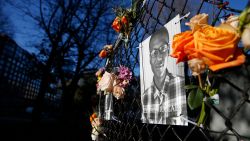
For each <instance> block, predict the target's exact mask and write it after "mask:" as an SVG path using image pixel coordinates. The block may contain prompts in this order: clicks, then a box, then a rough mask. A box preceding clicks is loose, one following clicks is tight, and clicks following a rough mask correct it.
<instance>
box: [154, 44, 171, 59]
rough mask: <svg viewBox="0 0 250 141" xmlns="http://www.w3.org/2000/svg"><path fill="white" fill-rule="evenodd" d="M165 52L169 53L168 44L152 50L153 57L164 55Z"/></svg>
mask: <svg viewBox="0 0 250 141" xmlns="http://www.w3.org/2000/svg"><path fill="white" fill-rule="evenodd" d="M163 54H169V46H168V45H163V46H161V47H159V49H154V50H152V51H151V53H150V56H152V57H158V56H160V55H161V56H162V55H163Z"/></svg>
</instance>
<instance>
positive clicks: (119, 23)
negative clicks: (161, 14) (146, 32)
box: [112, 0, 143, 43]
mask: <svg viewBox="0 0 250 141" xmlns="http://www.w3.org/2000/svg"><path fill="white" fill-rule="evenodd" d="M142 1H143V0H133V1H132V6H131V8H122V7H118V8H115V9H114V11H115V14H116V17H115V19H114V21H113V23H112V28H113V29H114V30H115V31H116V32H118V33H122V34H123V36H124V41H125V43H127V42H128V40H129V36H130V32H131V30H132V28H133V26H134V24H135V23H136V19H137V18H138V17H139V14H138V13H140V12H139V8H140V4H141V3H142Z"/></svg>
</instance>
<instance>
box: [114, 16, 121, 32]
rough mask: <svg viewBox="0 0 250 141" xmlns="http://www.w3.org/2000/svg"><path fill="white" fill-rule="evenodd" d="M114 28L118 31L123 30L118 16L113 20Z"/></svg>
mask: <svg viewBox="0 0 250 141" xmlns="http://www.w3.org/2000/svg"><path fill="white" fill-rule="evenodd" d="M112 28H113V29H114V30H115V31H116V32H120V31H121V29H122V25H121V22H120V19H119V18H118V17H116V18H115V20H114V21H113V24H112Z"/></svg>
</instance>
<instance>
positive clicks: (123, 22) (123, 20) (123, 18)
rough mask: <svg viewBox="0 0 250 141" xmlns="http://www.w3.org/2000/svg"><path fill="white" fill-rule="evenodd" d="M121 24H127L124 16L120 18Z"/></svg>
mask: <svg viewBox="0 0 250 141" xmlns="http://www.w3.org/2000/svg"><path fill="white" fill-rule="evenodd" d="M121 22H122V24H124V25H127V24H128V20H127V18H126V17H125V16H122V20H121Z"/></svg>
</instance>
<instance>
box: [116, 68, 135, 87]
mask: <svg viewBox="0 0 250 141" xmlns="http://www.w3.org/2000/svg"><path fill="white" fill-rule="evenodd" d="M118 72H119V74H118V79H119V81H120V83H119V84H118V85H119V86H121V87H126V86H127V85H128V84H129V82H130V80H131V79H132V72H131V71H130V70H129V68H127V67H125V66H120V67H119V68H118Z"/></svg>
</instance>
